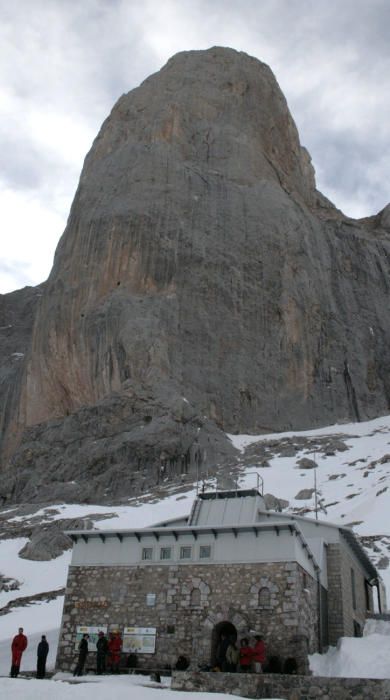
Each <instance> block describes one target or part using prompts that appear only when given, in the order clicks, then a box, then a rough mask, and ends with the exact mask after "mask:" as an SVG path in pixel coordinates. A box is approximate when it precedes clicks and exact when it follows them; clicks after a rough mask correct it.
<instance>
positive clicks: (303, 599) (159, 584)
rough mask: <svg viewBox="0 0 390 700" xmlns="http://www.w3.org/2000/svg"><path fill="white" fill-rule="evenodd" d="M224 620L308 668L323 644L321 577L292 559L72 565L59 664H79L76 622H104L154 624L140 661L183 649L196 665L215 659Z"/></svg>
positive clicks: (166, 658)
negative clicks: (151, 644) (151, 643)
mask: <svg viewBox="0 0 390 700" xmlns="http://www.w3.org/2000/svg"><path fill="white" fill-rule="evenodd" d="M147 593H155V594H156V605H155V607H148V606H147V605H146V594H147ZM220 622H230V623H232V624H233V625H234V626H235V628H236V630H237V635H238V638H241V637H243V636H253V634H255V633H259V634H262V635H263V637H264V639H265V643H266V648H267V655H268V657H270V656H272V655H277V656H279V657H280V658H281V660H282V661H283V659H285V658H288V657H292V656H293V657H295V658H296V659H297V662H298V667H299V671H300V672H301V673H304V672H306V671H307V654H308V653H312V652H314V651H316V650H317V649H318V640H317V634H318V626H317V584H316V581H315V580H314V579H313V578H312V577H311V576H309V575H308V574H307V573H305V572H304V571H303V570H302V569H301V568H300V566H299V565H298V564H296V563H294V562H291V563H286V562H283V563H281V562H279V563H261V564H234V565H227V564H212V565H209V564H188V565H180V566H177V565H168V564H167V565H153V566H147V565H144V566H142V565H138V566H128V567H127V566H71V567H70V569H69V575H68V582H67V589H66V598H65V604H64V612H63V620H62V629H61V634H60V642H59V647H58V655H57V663H56V666H57V668H58V669H61V670H69V669H70V668H71V667H72V665H73V664H74V660H75V635H76V626H77V625H89V626H103V625H105V626H107V628H108V629H109V630H112V629H119V630H123V627H126V626H138V627H156V628H157V636H156V652H155V654H154V655H152V656H151V655H139V658H138V665H139V666H140V667H141V668H142V667H143V668H156V667H159V668H161V667H165V666H168V665H169V666H171V665H173V664H174V663H175V662H176V660H177V658H178V656H179V655H180V654H183V655H184V656H187V657H188V658H189V659H191V667H192V668H194V669H196V668H197V666H198V664H205V663H206V664H209V663H210V662H211V661H212V654H213V643H214V646H215V632H214V635H213V631H214V630H215V627H216V625H217V624H218V623H220Z"/></svg>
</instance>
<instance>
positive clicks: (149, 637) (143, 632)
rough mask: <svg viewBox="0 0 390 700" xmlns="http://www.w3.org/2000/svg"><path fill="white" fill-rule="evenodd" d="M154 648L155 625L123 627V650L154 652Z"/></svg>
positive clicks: (140, 652) (137, 652) (141, 652)
mask: <svg viewBox="0 0 390 700" xmlns="http://www.w3.org/2000/svg"><path fill="white" fill-rule="evenodd" d="M155 649H156V628H155V627H125V628H124V630H123V651H126V652H130V653H132V654H154V653H155Z"/></svg>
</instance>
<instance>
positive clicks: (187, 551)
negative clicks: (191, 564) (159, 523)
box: [180, 547, 192, 559]
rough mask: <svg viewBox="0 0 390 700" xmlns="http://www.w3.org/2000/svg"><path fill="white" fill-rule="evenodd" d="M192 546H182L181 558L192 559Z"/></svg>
mask: <svg viewBox="0 0 390 700" xmlns="http://www.w3.org/2000/svg"><path fill="white" fill-rule="evenodd" d="M191 553H192V547H180V559H191Z"/></svg>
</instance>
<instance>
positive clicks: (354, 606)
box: [351, 569, 356, 610]
mask: <svg viewBox="0 0 390 700" xmlns="http://www.w3.org/2000/svg"><path fill="white" fill-rule="evenodd" d="M351 591H352V607H353V609H354V610H356V584H355V572H354V570H353V569H351Z"/></svg>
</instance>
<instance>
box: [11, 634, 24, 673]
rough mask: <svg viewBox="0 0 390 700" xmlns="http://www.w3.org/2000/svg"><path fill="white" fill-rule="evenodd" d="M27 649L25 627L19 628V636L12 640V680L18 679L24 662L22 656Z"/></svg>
mask: <svg viewBox="0 0 390 700" xmlns="http://www.w3.org/2000/svg"><path fill="white" fill-rule="evenodd" d="M26 648H27V637H26V635H25V634H23V627H19V632H18V634H16V635H15V637H14V638H13V640H12V644H11V651H12V666H11V673H10V676H11V678H17V675H18V673H19V668H20V662H21V660H22V655H23V652H24V650H25V649H26Z"/></svg>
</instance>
